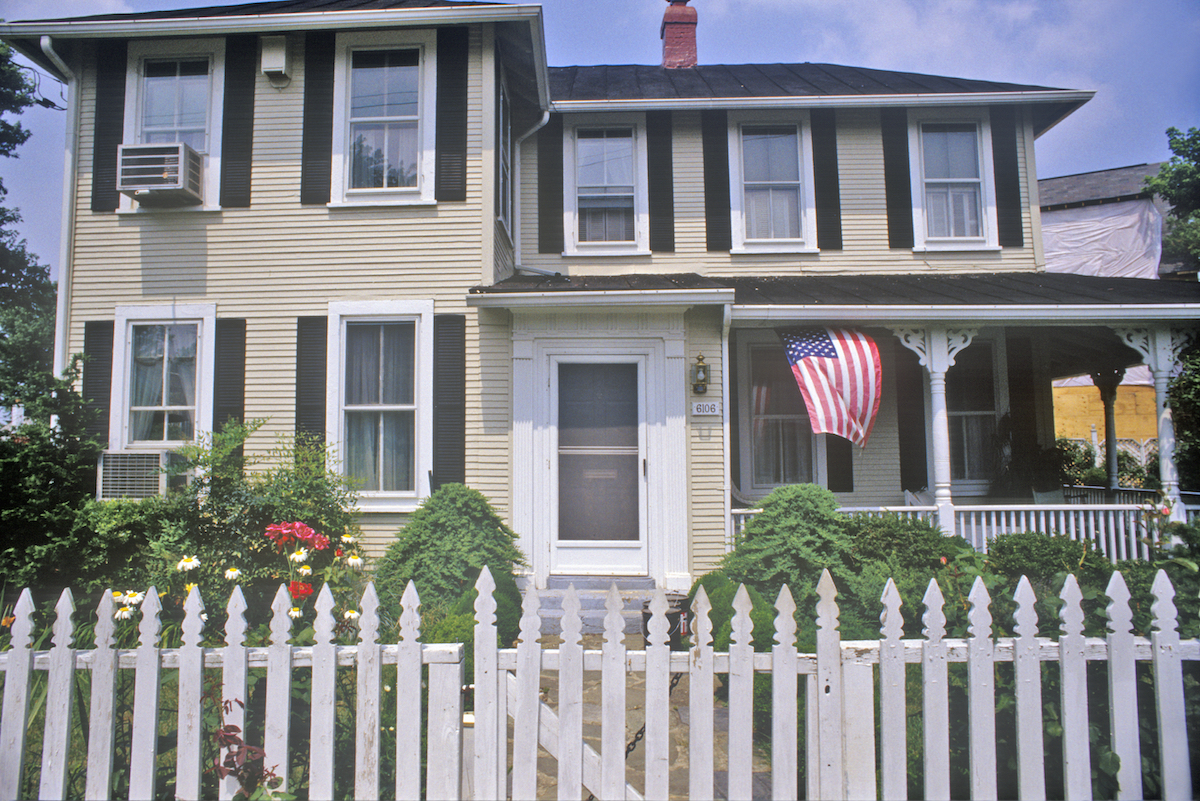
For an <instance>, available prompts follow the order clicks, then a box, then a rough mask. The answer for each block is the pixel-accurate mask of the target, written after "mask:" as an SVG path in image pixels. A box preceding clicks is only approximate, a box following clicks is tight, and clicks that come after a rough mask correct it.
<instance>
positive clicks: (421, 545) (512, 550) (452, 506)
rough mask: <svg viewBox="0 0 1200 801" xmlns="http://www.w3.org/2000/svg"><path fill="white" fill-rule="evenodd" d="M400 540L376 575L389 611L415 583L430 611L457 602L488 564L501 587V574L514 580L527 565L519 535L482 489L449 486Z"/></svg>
mask: <svg viewBox="0 0 1200 801" xmlns="http://www.w3.org/2000/svg"><path fill="white" fill-rule="evenodd" d="M396 536H397V540H396V542H394V543H392V545H391V546H389V547H388V549H387V552H386V553H385V554H384V555H383V557H382V558H381V559H380V560H379V562H378V564H377V567H376V571H375V588H376V590H377V591H378V592H379V596H380V599H381V600H382V602H383V603H384V604H385V606H387V607H388V608H390V609H395V608H398V606H399V603H400V597H401V596H402V595H403V594H404V588H405V586H407V584H408V582H409V581H410V580H412V581H414V582H415V583H416V585H417V593H418V594H419V595H420V598H421V606H422V607H423V608H424V609H427V610H428V609H433V608H435V607H449V606H451V605H453V604H455V603H457V602H458V601H459V599H460V598H461V597H462V596H463V594H464V593H466V592H467V591H468V590H471V589H472V588H473V586H474V583H475V578H474V577H476V576H478V575H479V571H480V569H481V568H482V567H483V566H484V565H487V566H488V568H489V569H490V570H491V572H492V576H493V577H495V578H496V583H497V585H499V584H500V583H501V581H502V579H501V578H500V576H501V575H502V574H504V575H507V576H508V578H509V579H510V580H511V578H512V575H513V566H514V565H524V564H526V562H525V557H524V555H522V553H521V551H520V550H519V549H518V548H517V545H516V539H517V535H516V534H514V533H513V532H512V530H511V529H509V527H508V526H506V525H504V521H503V520H501V519H500V517H499V515H497V514H496V513H495V511H493V510H492V507H491V506H490V505H489V504H488V502H487V499H486V498H484V497H483V495H482V494H481V493H480V492H479V491H478V490H473V489H471V488H470V487H467V486H464V485H462V484H445V485H443V486H442V487H441V488H440V489H438V490H437V492H434V493H433V494H432V495H430V496H429V497H428V498H426V499H425V500H424V501H422V502H421V506H420V507H419V508H418V509H417V511H415V512H413V515H412V517H411V518H409V521H408V524H407V525H405V526H404V528H402V529H400V531H399V532H398V533H397V535H396ZM519 605H520V602H519V601H518V606H519ZM518 616H519V612H518Z"/></svg>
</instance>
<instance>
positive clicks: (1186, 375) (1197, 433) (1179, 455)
mask: <svg viewBox="0 0 1200 801" xmlns="http://www.w3.org/2000/svg"><path fill="white" fill-rule="evenodd" d="M1180 364H1181V366H1182V368H1183V369H1182V370H1181V371H1180V372H1179V374H1178V375H1177V376H1175V378H1173V379H1172V380H1171V383H1170V385H1169V386H1168V388H1167V403H1168V404H1169V405H1170V407H1171V417H1172V420H1173V421H1174V423H1175V465H1176V467H1177V468H1178V469H1179V486H1180V488H1181V489H1185V490H1200V349H1192V351H1191V352H1190V353H1187V354H1185V355H1184V357H1183V358H1182V359H1181V360H1180Z"/></svg>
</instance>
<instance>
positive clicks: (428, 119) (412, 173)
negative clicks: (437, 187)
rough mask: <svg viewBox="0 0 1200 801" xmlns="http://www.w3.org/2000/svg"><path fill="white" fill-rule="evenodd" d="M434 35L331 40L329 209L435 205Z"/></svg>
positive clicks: (359, 35)
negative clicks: (331, 124) (332, 50)
mask: <svg viewBox="0 0 1200 801" xmlns="http://www.w3.org/2000/svg"><path fill="white" fill-rule="evenodd" d="M436 49H437V37H436V33H435V32H433V31H430V32H428V33H424V34H422V33H417V34H412V33H405V34H402V35H400V34H396V33H392V32H370V33H342V34H338V36H337V45H336V51H335V54H334V85H333V130H334V135H333V155H332V158H333V162H332V165H331V166H332V170H331V176H332V193H331V198H332V204H331V205H335V206H336V205H346V204H349V205H356V204H372V205H373V204H387V203H425V202H430V203H432V202H433V200H434V185H433V184H434V181H433V178H434V150H435V131H434V115H433V104H434V98H435V96H436V88H435V87H436V85H437V84H436V75H435V73H436V71H437V70H436Z"/></svg>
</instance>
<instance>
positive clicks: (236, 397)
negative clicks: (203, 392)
mask: <svg viewBox="0 0 1200 801" xmlns="http://www.w3.org/2000/svg"><path fill="white" fill-rule="evenodd" d="M213 356H214V360H215V362H216V367H215V371H214V375H213V419H212V422H213V430H214V431H219V430H220V429H221V427H222V426H223V425H225V423H226V422H228V421H230V420H232V421H233V422H235V423H244V422H245V418H246V321H245V320H244V319H242V318H235V317H229V318H225V317H222V318H220V319H218V320H217V328H216V351H215V353H214V355H213Z"/></svg>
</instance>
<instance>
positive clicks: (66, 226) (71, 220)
mask: <svg viewBox="0 0 1200 801" xmlns="http://www.w3.org/2000/svg"><path fill="white" fill-rule="evenodd" d="M41 47H42V52H43V53H45V54H46V58H48V59H50V62H51V63H52V64H54V66H55V67H57V68H58V70H59V72H60V73H61V74H62V75H63V77H65V78H66V79H67V107H68V112H67V130H66V143H65V144H66V147H65V149H64V153H63V196H62V235H61V239H60V240H59V245H58V302H57V308H56V313H55V323H54V375H55V376H59V375H62V371H63V370H65V369H66V368H67V345H68V342H69V339H70V334H71V321H70V297H71V278H72V275H71V264H72V259H73V258H74V253H75V160H76V156H77V152H76V139H77V134H78V130H79V97H78V94H79V79H78V78H77V77H76V75H75V73H74V72H73V71H72V70H71V69H70V68H69V67H68V66H67V64H66V62H65V61H63V59H62V57H61V56H59V55H58V53H57V52H55V50H54V41H53V40H52V39H51V38H50V37H49V36H43V37H42V39H41Z"/></svg>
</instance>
